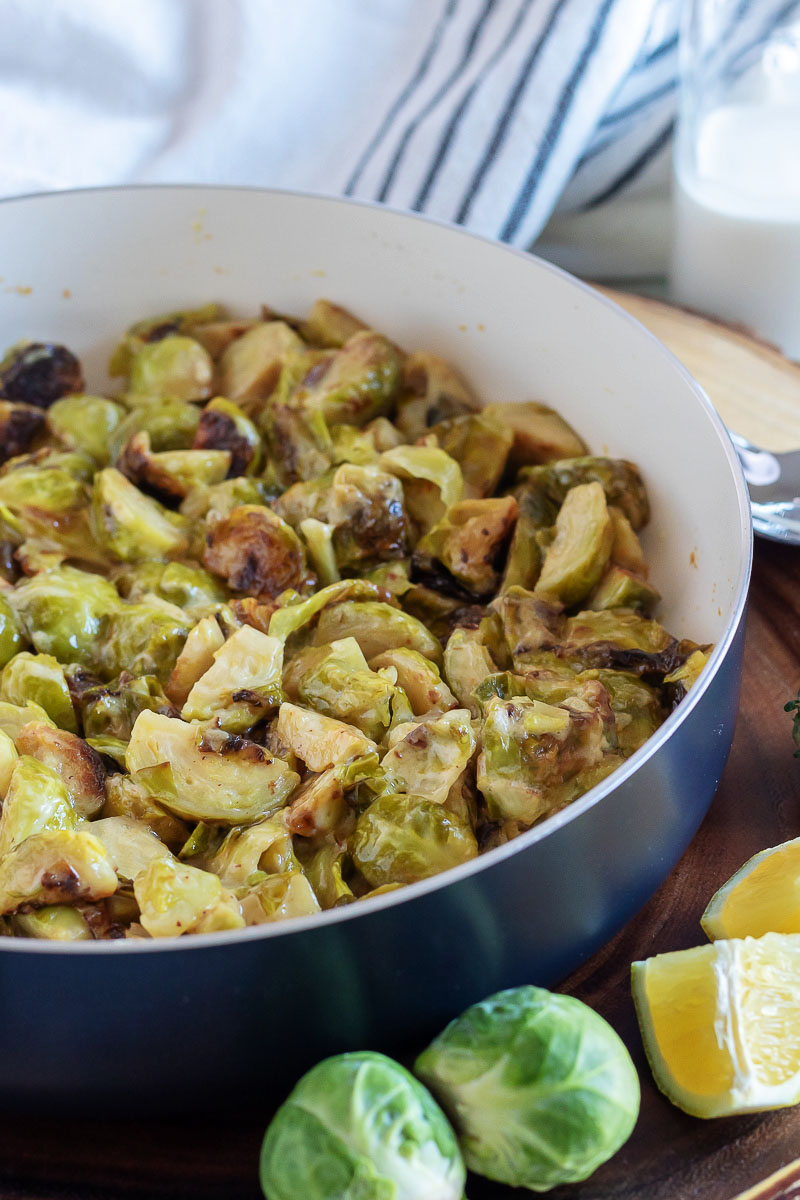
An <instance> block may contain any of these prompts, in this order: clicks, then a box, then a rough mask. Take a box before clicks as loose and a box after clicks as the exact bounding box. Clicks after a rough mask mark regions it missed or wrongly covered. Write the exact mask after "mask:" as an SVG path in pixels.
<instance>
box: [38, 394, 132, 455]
mask: <svg viewBox="0 0 800 1200" xmlns="http://www.w3.org/2000/svg"><path fill="white" fill-rule="evenodd" d="M125 415H126V414H125V409H124V408H123V407H122V405H121V404H116V403H115V402H114V401H113V400H107V399H106V397H105V396H86V395H79V396H65V397H64V398H63V399H62V400H56V402H55V404H52V405H51V406H50V408H49V409H48V412H47V427H48V429H49V430H50V432H51V433H53V434H54V435H55V436H56V437H57V438H58V440H59V441H60V442H62V443H63V444H64V445H65V446H68V447H69V449H70V450H81V451H83V453H84V454H88V455H89V456H90V457H91V458H93V459H94V461H95V462H96V463H98V465H99V466H101V467H106V466H108V464H109V462H110V461H111V452H110V450H109V444H108V443H109V438H110V436H111V434H112V433H113V432H114V430H115V429H116V428H117V426H118V425H119V424H120V422H121V421H122V420H124V418H125Z"/></svg>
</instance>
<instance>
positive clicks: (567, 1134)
mask: <svg viewBox="0 0 800 1200" xmlns="http://www.w3.org/2000/svg"><path fill="white" fill-rule="evenodd" d="M414 1070H415V1072H416V1073H417V1075H419V1077H420V1078H421V1079H422V1080H423V1082H424V1083H426V1084H427V1085H428V1087H429V1088H430V1089H431V1091H432V1092H433V1094H434V1095H435V1096H436V1097H437V1099H438V1100H439V1101H440V1103H441V1104H442V1105H443V1107H444V1109H445V1111H446V1112H447V1113H449V1114H450V1116H451V1117H452V1119H453V1122H454V1124H455V1127H456V1131H457V1133H458V1136H459V1141H460V1144H461V1147H462V1149H463V1151H464V1156H465V1158H466V1161H467V1166H468V1167H469V1168H470V1169H471V1170H473V1171H476V1172H477V1173H478V1174H479V1175H484V1176H486V1177H487V1178H489V1179H495V1180H498V1181H500V1182H502V1183H506V1184H510V1185H511V1186H512V1187H525V1188H529V1189H530V1190H531V1191H534V1192H545V1191H549V1189H550V1188H553V1187H556V1186H557V1185H559V1184H563V1183H576V1182H578V1181H579V1180H582V1179H586V1178H587V1177H588V1176H589V1175H591V1174H592V1172H593V1171H594V1170H595V1169H596V1168H597V1167H598V1166H599V1165H600V1164H601V1163H603V1162H605V1161H606V1159H608V1158H610V1157H611V1156H612V1154H615V1153H616V1151H617V1150H619V1148H620V1146H622V1145H623V1143H624V1142H626V1141H627V1139H628V1138H629V1136H630V1134H631V1132H632V1130H633V1127H634V1125H635V1124H636V1118H637V1116H638V1114H639V1078H638V1076H637V1074H636V1068H635V1067H634V1065H633V1062H632V1061H631V1058H630V1055H629V1054H628V1051H627V1050H626V1048H625V1045H624V1043H623V1042H622V1041H621V1039H620V1038H619V1037H618V1036H617V1034H616V1033H615V1032H614V1030H613V1029H612V1028H611V1026H610V1025H608V1024H607V1022H606V1021H604V1020H603V1018H602V1017H600V1016H598V1014H597V1013H595V1012H593V1011H592V1009H591V1008H589V1007H588V1006H587V1005H585V1004H583V1003H582V1002H581V1001H580V1000H576V999H575V997H574V996H562V995H558V994H554V993H551V992H546V991H545V990H544V989H543V988H537V987H530V986H528V987H519V988H511V989H509V990H508V991H505V992H498V993H497V994H496V995H494V996H490V997H489V998H488V999H487V1000H484V1001H482V1002H481V1003H479V1004H474V1005H473V1006H472V1007H471V1008H468V1009H467V1011H466V1012H464V1013H462V1015H461V1016H460V1017H457V1018H456V1020H455V1021H451V1023H450V1024H449V1025H448V1026H447V1028H446V1029H445V1030H444V1031H443V1032H442V1033H441V1034H439V1036H438V1037H437V1038H435V1039H434V1040H433V1042H432V1043H431V1044H430V1046H428V1048H427V1049H426V1050H424V1051H423V1053H422V1054H421V1055H420V1056H419V1058H418V1059H417V1061H416V1062H415V1064H414ZM500 1113H502V1120H498V1119H497V1118H498V1114H500Z"/></svg>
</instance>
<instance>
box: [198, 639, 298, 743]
mask: <svg viewBox="0 0 800 1200" xmlns="http://www.w3.org/2000/svg"><path fill="white" fill-rule="evenodd" d="M282 673H283V642H281V641H279V639H278V638H274V637H269V635H268V634H266V633H261V632H259V630H257V629H253V628H252V626H250V625H243V626H242V628H241V629H237V630H236V632H235V633H233V634H231V636H230V637H229V638H228V640H227V641H226V642H224V643H223V645H222V646H220V648H219V649H218V650H216V651H215V652H214V661H213V664H212V665H211V666H210V667H209V668H208V670H207V671H205V672H204V673H203V674H202V675H201V676H200V678H199V679H198V680H197V682H196V683H195V684H194V686H193V688H192V690H191V691H190V692H189V695H188V697H187V698H186V702H185V704H184V706H183V709H182V711H181V716H182V718H183V720H184V721H201V722H207V721H212V722H213V723H214V724H215V725H216V726H218V728H220V729H225V730H227V732H228V733H243V732H244V731H245V730H246V729H250V728H251V727H252V726H253V725H255V724H256V723H257V722H258V721H260V720H261V719H262V718H263V717H265V716H267V714H268V713H270V712H271V711H272V710H274V709H276V708H277V707H278V705H279V704H280V703H281V701H282V699H283V691H282V688H281V677H282Z"/></svg>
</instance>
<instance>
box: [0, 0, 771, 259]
mask: <svg viewBox="0 0 800 1200" xmlns="http://www.w3.org/2000/svg"><path fill="white" fill-rule="evenodd" d="M679 6H680V0H136V3H135V4H132V3H130V0H0V22H1V25H0V27H1V28H2V31H3V37H2V42H1V43H0V195H12V194H20V193H25V192H31V191H41V190H51V189H59V188H69V187H83V186H91V185H98V184H109V183H120V182H136V183H142V182H201V183H202V182H208V183H233V184H253V185H261V186H269V187H288V188H299V189H303V190H310V191H316V192H323V193H328V194H341V193H344V194H346V195H351V196H356V197H360V198H363V199H369V200H379V201H383V202H385V203H387V204H389V205H391V206H393V207H398V208H407V209H412V210H415V211H419V212H424V213H427V214H429V215H432V216H436V217H439V218H443V219H445V220H449V221H458V222H460V223H463V224H464V225H466V226H467V227H468V228H470V229H473V230H476V231H478V232H480V233H484V234H488V235H489V236H492V237H498V238H502V239H504V240H507V241H510V242H512V243H513V244H515V245H518V246H524V247H528V246H530V245H531V244H532V243H534V242H535V241H536V239H537V237H539V235H540V233H541V231H542V228H543V227H544V226H545V224H546V222H547V220H548V218H549V217H550V215H551V213H553V211H554V210H555V209H556V208H557V207H558V212H559V214H561V215H560V216H559V217H558V220H557V223H556V227H555V237H551V238H550V241H551V243H552V245H551V252H552V253H554V256H556V257H557V256H558V244H559V238H561V240H562V241H566V246H567V250H568V251H570V252H571V254H572V261H570V263H569V264H568V265H570V266H571V267H572V269H576V270H579V271H580V270H581V269H582V265H583V264H582V258H581V252H580V240H581V239H580V237H578V238H577V240H576V239H575V238H572V241H571V240H570V238H571V235H570V233H569V230H570V228H575V227H576V225H575V222H573V223H572V226H571V225H570V222H569V221H567V224H566V226H564V225H563V224H562V225H561V226H560V227H559V225H558V221H563V214H564V213H570V212H572V213H579V212H585V211H587V210H591V211H593V212H594V213H595V215H594V216H592V217H591V219H590V220H589V222H588V227H589V232H588V235H587V236H588V237H589V238H590V241H591V244H590V247H589V248H590V249H592V248H593V249H594V252H595V254H596V253H597V250H598V248H599V247H602V245H603V242H604V236H605V235H604V226H603V222H602V217H601V218H600V219H599V224H598V216H597V213H603V212H604V211H605V210H606V209H609V211H610V210H611V208H612V207H613V203H612V202H613V201H617V200H619V199H623V198H625V197H626V196H628V195H634V196H635V195H636V194H637V189H638V190H639V192H644V193H646V192H647V189H648V187H651V186H652V181H653V179H654V178H657V179H658V181H659V187H660V186H661V183H662V182H663V179H664V178H665V176H666V171H665V169H664V164H665V162H666V158H667V155H668V150H669V140H670V134H671V130H672V122H673V119H674V100H675V76H676V44H677V20H678V9H679ZM787 7H794V5H787V4H786V0H782V2H781V0H741V4H740V8H741V14H740V21H739V23H740V24H741V25H742V28H744V27H745V26H746V27H747V30H748V31H749V33H750V34H755V33H756V32H757V28H759V29H760V28H761V27H762V26H764V27H766V26H768V25H769V23H770V22H772V21H774V19H775V14H776V13H777V12H779V11H781V10H783V9H786V8H787ZM659 171H660V174H659ZM584 225H586V222H585V221H584ZM577 226H578V227H579V226H580V221H578V222H577ZM559 229H560V232H559ZM551 232H552V229H550V230H548V232H547V237H549V236H550V234H551ZM547 237H546V238H545V239H544V241H543V242H542V243H540V245H545V247H546V245H547ZM618 240H619V239H618ZM636 240H637V239H636V229H635V228H633V229H631V228H629V229H628V239H627V240H626V241H625V245H626V246H630V245H631V244H632V243H634V242H636ZM640 240H641V239H640ZM644 241H645V243H646V244H648V245H649V246H650V248H651V249H652V237H651V234H650V233H649V232H648V233H646V234H645V238H644ZM576 247H577V248H576ZM620 249H621V247H619V246H618V248H617V253H619V250H620ZM601 257H602V255H601ZM585 261H589V260H588V259H587V260H585ZM620 265H621V264H620Z"/></svg>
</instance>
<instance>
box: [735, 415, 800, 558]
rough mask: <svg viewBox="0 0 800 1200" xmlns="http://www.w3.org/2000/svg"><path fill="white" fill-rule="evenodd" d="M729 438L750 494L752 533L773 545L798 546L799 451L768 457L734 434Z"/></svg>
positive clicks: (799, 522) (762, 451) (799, 510)
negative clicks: (775, 543) (768, 540)
mask: <svg viewBox="0 0 800 1200" xmlns="http://www.w3.org/2000/svg"><path fill="white" fill-rule="evenodd" d="M729 432H730V431H729ZM730 437H731V441H732V442H733V446H734V449H735V451H736V453H737V454H738V456H739V462H740V463H741V464H742V470H743V471H744V477H745V479H746V480H747V487H748V489H749V491H750V508H751V510H752V513H753V529H754V530H755V532H756V533H760V534H761V536H762V537H766V538H771V539H772V541H774V542H793V543H794V544H795V545H800V450H790V451H789V452H788V453H786V454H772V453H771V452H770V451H769V450H762V449H761V448H760V447H759V446H754V445H753V443H752V442H748V440H747V438H743V437H742V436H741V435H740V434H738V433H731V435H730Z"/></svg>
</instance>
